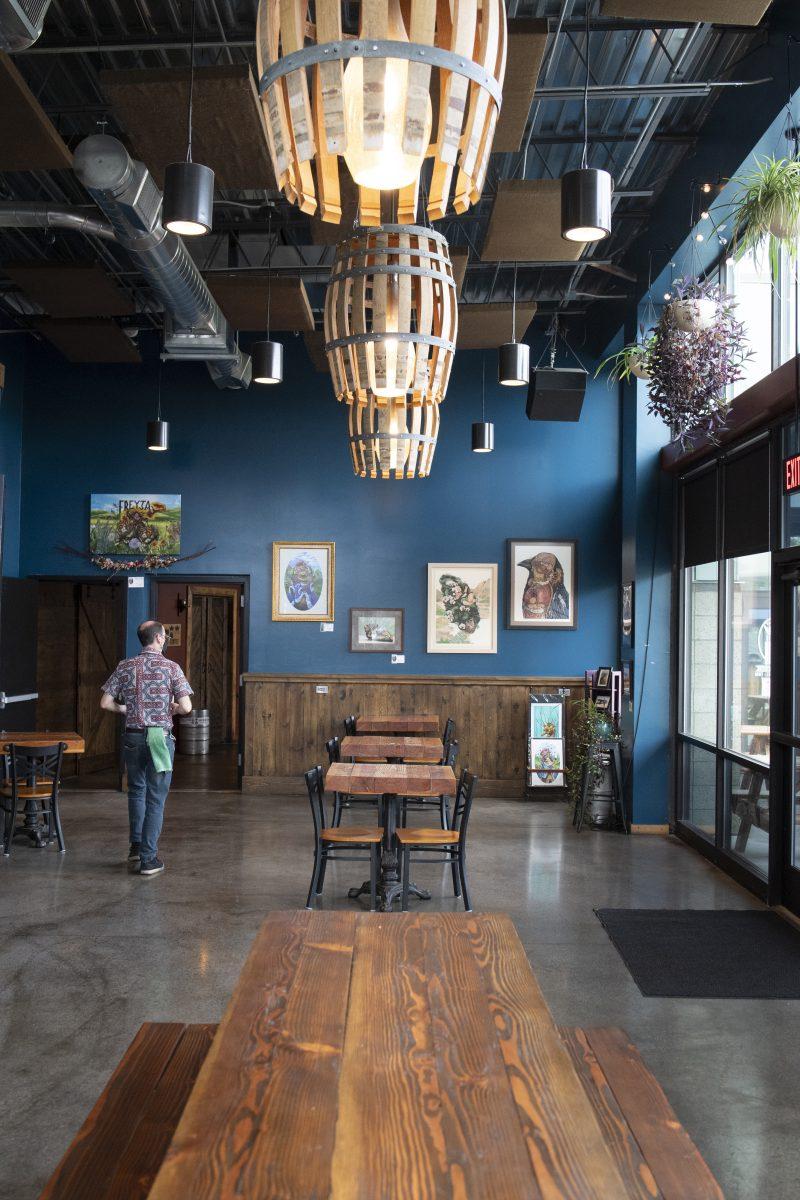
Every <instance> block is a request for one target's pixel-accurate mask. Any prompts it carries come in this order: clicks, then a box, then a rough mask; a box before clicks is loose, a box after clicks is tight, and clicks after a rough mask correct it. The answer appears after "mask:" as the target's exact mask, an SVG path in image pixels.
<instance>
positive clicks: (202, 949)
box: [0, 792, 800, 1200]
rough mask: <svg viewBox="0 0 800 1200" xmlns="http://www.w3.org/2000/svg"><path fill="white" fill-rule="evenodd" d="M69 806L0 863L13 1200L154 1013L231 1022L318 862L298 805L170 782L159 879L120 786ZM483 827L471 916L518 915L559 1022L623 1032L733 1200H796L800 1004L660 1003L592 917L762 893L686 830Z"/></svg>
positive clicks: (31, 1187)
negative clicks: (138, 850) (259, 953)
mask: <svg viewBox="0 0 800 1200" xmlns="http://www.w3.org/2000/svg"><path fill="white" fill-rule="evenodd" d="M63 810H64V811H63V819H64V826H65V834H66V838H67V845H68V852H67V853H66V854H65V855H63V856H60V855H58V853H57V852H56V851H55V849H54V848H50V849H47V850H42V851H36V850H34V849H29V848H28V847H27V846H25V845H23V844H21V843H17V845H16V846H15V847H14V852H13V855H12V857H11V858H10V859H3V858H1V857H0V897H2V905H1V908H0V911H2V926H1V927H0V1100H1V1101H2V1103H1V1104H0V1107H2V1110H3V1114H4V1115H3V1146H2V1151H0V1197H2V1198H3V1200H30V1198H32V1197H35V1196H37V1195H38V1193H39V1191H40V1189H41V1187H42V1186H43V1184H44V1182H45V1180H46V1179H47V1177H48V1176H49V1174H50V1172H51V1171H52V1169H53V1167H54V1166H55V1164H56V1162H57V1161H58V1159H59V1157H60V1155H61V1154H62V1152H63V1150H64V1149H65V1147H66V1146H67V1144H68V1143H69V1141H70V1140H71V1138H72V1137H73V1135H74V1133H75V1132H76V1130H77V1129H78V1127H79V1125H80V1124H81V1122H82V1121H83V1119H84V1117H85V1115H86V1113H87V1112H88V1111H89V1109H90V1108H91V1106H92V1104H93V1102H94V1100H95V1099H96V1097H97V1095H98V1094H99V1092H100V1091H101V1089H102V1087H103V1085H104V1083H105V1081H106V1079H107V1078H108V1076H109V1074H110V1072H111V1071H112V1069H113V1067H114V1066H115V1064H116V1063H117V1061H118V1060H119V1058H120V1056H121V1055H122V1054H123V1052H124V1051H125V1048H126V1047H127V1045H128V1043H129V1042H130V1040H131V1038H132V1037H133V1035H134V1033H135V1032H136V1030H137V1029H138V1027H139V1025H140V1024H141V1023H142V1021H146V1020H156V1021H159V1020H160V1021H164V1020H180V1021H216V1020H218V1019H219V1017H220V1016H221V1014H222V1011H223V1009H224V1007H225V1004H226V1002H227V1000H228V998H229V996H230V994H231V991H232V989H233V987H234V984H235V982H236V979H237V976H238V974H239V971H240V969H241V966H242V963H243V961H244V959H245V956H246V954H247V951H248V949H249V947H250V944H251V942H252V939H253V937H254V935H255V932H256V930H257V928H258V926H259V924H260V922H261V920H262V919H263V916H264V914H265V913H266V912H267V911H268V910H270V909H275V908H296V907H298V906H300V905H302V904H304V903H305V894H306V887H307V882H308V876H309V871H310V865H311V859H310V838H309V832H310V830H309V826H310V814H309V812H308V804H307V801H305V800H302V799H300V798H297V799H291V800H289V799H285V800H276V799H268V798H261V797H256V796H246V797H240V796H239V795H238V794H232V793H210V794H203V793H200V794H198V793H195V794H193V795H190V794H184V795H180V794H176V795H173V796H172V798H171V800H170V803H169V807H168V814H167V822H166V826H165V832H164V837H163V839H162V844H161V848H162V851H163V856H164V858H165V860H166V862H167V871H166V872H165V873H164V874H163V875H161V876H158V877H156V878H153V879H149V880H144V879H139V878H137V877H136V876H131V875H129V874H128V873H127V871H126V869H125V866H124V865H123V859H124V856H125V852H126V850H127V842H126V815H125V800H124V797H121V796H120V795H119V794H117V793H113V792H106V793H103V792H92V793H88V794H85V795H81V794H70V795H69V796H67V797H65V800H64V804H63ZM471 839H472V847H473V848H472V860H471V878H472V892H473V902H474V904H475V907H476V908H477V909H504V910H506V911H508V912H510V914H511V916H512V917H513V919H514V922H515V924H516V926H517V929H518V931H519V933H520V936H521V938H522V941H523V943H524V944H525V948H526V950H527V952H528V954H529V956H530V959H531V962H532V964H533V967H534V969H535V971H536V975H537V977H538V979H539V982H540V984H541V986H542V988H543V990H544V993H545V996H546V998H547V1000H548V1003H549V1004H550V1006H551V1008H552V1011H553V1013H554V1015H555V1017H556V1020H557V1021H558V1022H559V1023H562V1024H568V1025H587V1024H616V1025H621V1026H622V1027H623V1028H625V1029H626V1030H627V1031H628V1033H629V1034H630V1035H631V1037H632V1038H633V1039H634V1041H635V1042H636V1043H637V1045H638V1046H639V1048H640V1050H641V1052H642V1054H643V1055H644V1058H645V1060H646V1062H647V1063H648V1065H649V1066H650V1068H651V1069H652V1070H653V1071H654V1072H655V1074H656V1076H657V1077H658V1079H659V1080H660V1081H661V1083H662V1084H663V1086H664V1088H665V1090H666V1092H667V1095H668V1096H669V1098H670V1100H671V1102H672V1104H673V1105H674V1107H675V1109H676V1110H677V1113H678V1116H679V1117H680V1119H681V1120H682V1121H683V1123H684V1124H685V1125H686V1127H687V1129H688V1130H689V1132H690V1133H691V1135H692V1136H693V1137H694V1139H695V1140H696V1142H697V1144H698V1145H699V1147H700V1150H701V1152H702V1153H703V1154H704V1156H705V1157H706V1159H707V1161H708V1162H709V1164H710V1166H711V1168H712V1170H713V1171H714V1173H715V1174H716V1176H717V1178H718V1180H719V1181H720V1183H721V1185H722V1187H723V1189H724V1191H725V1195H726V1196H727V1197H728V1200H753V1197H756V1196H757V1197H759V1200H788V1198H789V1197H794V1196H796V1195H797V1179H798V1177H799V1176H800V1138H798V1127H797V1114H798V1111H800V1069H798V1067H799V1066H800V1062H799V1060H800V1052H799V1051H798V1044H799V1039H798V1018H800V1002H797V1001H794V1002H793V1001H782V1000H775V1001H756V1000H752V1001H730V1000H658V999H646V998H644V997H643V996H641V995H640V994H639V992H638V989H637V988H636V985H635V984H634V983H633V980H632V979H631V977H630V976H629V974H628V972H627V970H626V968H625V967H624V965H623V963H622V961H621V959H620V958H619V956H618V954H617V952H616V951H615V950H614V948H613V946H612V945H611V943H610V941H609V940H608V938H607V936H606V934H605V933H604V931H603V929H602V927H601V926H600V923H599V921H598V920H597V918H596V917H595V916H594V914H593V912H592V909H593V908H595V907H602V906H608V907H614V906H618V907H624V906H629V905H630V906H641V907H651V908H658V907H677V908H693V907H697V908H748V907H754V906H756V905H757V902H756V901H755V900H754V899H752V898H751V897H750V896H749V895H748V894H747V893H746V892H745V891H743V890H741V889H740V888H738V887H737V886H736V885H735V884H733V883H731V882H730V881H729V880H728V879H727V878H726V877H725V876H723V875H722V874H720V873H719V872H718V871H716V870H715V869H714V868H713V867H712V866H710V865H709V864H708V863H707V862H706V861H705V860H703V859H702V858H700V857H699V856H698V855H696V854H695V853H694V852H693V851H691V850H689V849H688V848H686V847H684V846H683V845H681V844H680V843H678V842H675V841H672V840H668V839H666V838H663V837H646V836H637V837H631V838H628V839H626V838H623V837H621V836H619V835H614V834H609V833H592V832H586V833H583V834H581V835H580V837H576V835H575V834H574V833H573V831H572V829H571V827H570V824H569V820H568V817H567V814H566V810H565V809H564V807H563V806H561V805H560V804H558V805H554V804H547V803H536V804H528V805H525V804H522V803H515V802H510V801H509V802H506V801H497V800H491V801H488V800H487V801H485V802H484V803H481V802H480V801H478V802H476V806H475V809H474V810H473V825H472V832H471ZM442 871H443V869H442V868H441V867H435V866H429V867H427V868H426V867H424V866H420V867H418V868H417V869H416V872H415V873H416V877H417V879H418V880H419V882H421V883H425V884H429V885H430V886H431V887H432V889H433V891H434V899H433V900H432V901H431V907H433V906H438V907H445V908H453V907H457V905H456V902H455V901H454V900H453V898H452V896H451V895H449V894H448V893H447V892H446V891H445V890H443V889H444V879H443V876H442ZM363 874H364V872H363V870H362V869H361V867H360V866H359V864H356V863H342V864H340V866H339V867H338V868H335V867H333V866H331V867H330V868H329V874H328V879H327V881H326V895H325V898H324V900H325V904H326V905H330V906H337V907H338V906H343V907H345V906H348V905H349V904H350V903H351V902H350V901H348V900H347V899H346V898H345V892H346V888H347V887H348V886H349V885H350V884H351V883H353V882H354V881H358V882H360V880H361V878H362V876H363ZM187 1200H188V1198H187ZM398 1200H413V1198H412V1197H405V1196H404V1197H398ZM470 1200H479V1198H477V1197H476V1198H472V1197H471V1198H470ZM613 1200H615V1198H613Z"/></svg>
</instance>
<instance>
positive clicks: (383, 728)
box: [356, 713, 439, 735]
mask: <svg viewBox="0 0 800 1200" xmlns="http://www.w3.org/2000/svg"><path fill="white" fill-rule="evenodd" d="M356 733H357V734H359V733H396V734H409V735H413V734H426V733H428V734H431V733H432V734H437V733H439V718H438V717H434V716H431V715H430V714H429V713H418V714H414V713H411V714H409V713H406V714H405V715H400V714H396V715H395V716H392V715H389V716H387V717H356Z"/></svg>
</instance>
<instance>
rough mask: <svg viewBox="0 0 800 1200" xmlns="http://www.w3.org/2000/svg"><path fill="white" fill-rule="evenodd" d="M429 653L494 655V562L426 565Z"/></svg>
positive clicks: (495, 634)
mask: <svg viewBox="0 0 800 1200" xmlns="http://www.w3.org/2000/svg"><path fill="white" fill-rule="evenodd" d="M428 653H429V654H496V653H497V563H428Z"/></svg>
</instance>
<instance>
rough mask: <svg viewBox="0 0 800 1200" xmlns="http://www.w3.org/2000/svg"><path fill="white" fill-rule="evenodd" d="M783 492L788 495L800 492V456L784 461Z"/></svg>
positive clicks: (794, 455)
mask: <svg viewBox="0 0 800 1200" xmlns="http://www.w3.org/2000/svg"><path fill="white" fill-rule="evenodd" d="M783 490H784V492H786V493H787V494H788V493H789V492H797V491H800V454H793V455H792V457H791V458H785V459H784V460H783Z"/></svg>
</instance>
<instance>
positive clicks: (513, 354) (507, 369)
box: [473, 263, 530, 449]
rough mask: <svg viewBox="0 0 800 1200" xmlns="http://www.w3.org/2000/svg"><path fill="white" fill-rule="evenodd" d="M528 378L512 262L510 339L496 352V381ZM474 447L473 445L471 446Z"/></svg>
mask: <svg viewBox="0 0 800 1200" xmlns="http://www.w3.org/2000/svg"><path fill="white" fill-rule="evenodd" d="M529 379H530V351H529V349H528V346H527V345H526V344H525V343H524V342H518V341H517V264H516V263H514V291H513V293H512V300H511V341H510V342H506V343H505V344H504V345H502V346H501V347H500V349H499V350H498V354H497V381H498V383H502V384H503V386H504V387H522V386H523V385H527V383H528V380H529ZM473 449H474V446H473Z"/></svg>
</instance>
